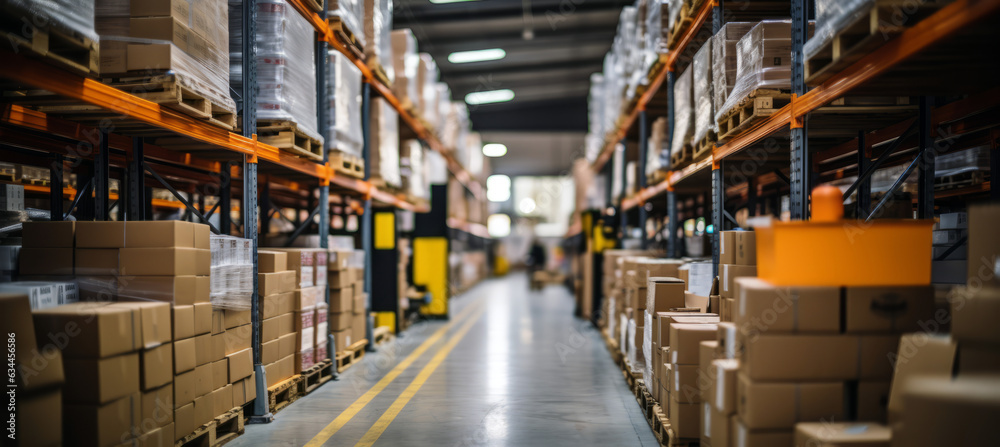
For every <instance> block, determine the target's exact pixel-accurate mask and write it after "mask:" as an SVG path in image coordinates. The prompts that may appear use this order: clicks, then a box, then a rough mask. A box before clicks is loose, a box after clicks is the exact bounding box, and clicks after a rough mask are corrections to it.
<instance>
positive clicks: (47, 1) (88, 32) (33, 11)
mask: <svg viewBox="0 0 1000 447" xmlns="http://www.w3.org/2000/svg"><path fill="white" fill-rule="evenodd" d="M127 6H128V5H126V7H127ZM3 7H4V8H5V11H4V14H5V15H11V16H13V15H15V14H19V13H20V14H22V15H23V16H24V17H23V22H22V23H24V24H32V25H36V26H37V25H38V24H50V26H53V27H55V28H57V29H61V30H64V31H72V32H74V33H78V34H80V35H81V36H83V37H86V38H87V39H91V40H94V41H96V40H97V39H98V37H97V32H96V31H95V30H94V0H6V1H5V2H4V6H3Z"/></svg>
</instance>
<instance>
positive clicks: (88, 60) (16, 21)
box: [0, 6, 100, 75]
mask: <svg viewBox="0 0 1000 447" xmlns="http://www.w3.org/2000/svg"><path fill="white" fill-rule="evenodd" d="M33 16H34V14H31V13H25V12H23V11H20V10H19V9H18V8H12V7H6V6H5V7H2V8H0V30H2V31H3V37H4V39H3V40H5V41H6V42H7V45H8V46H11V47H13V49H14V51H15V52H17V51H19V50H26V51H27V52H28V53H31V54H33V55H35V56H38V57H40V58H42V59H45V60H47V61H49V62H52V63H54V64H56V65H59V66H62V67H66V68H69V69H72V70H74V71H76V72H79V73H82V74H83V75H96V74H97V73H98V71H99V61H100V45H98V42H95V41H94V40H92V39H90V38H88V37H85V36H83V35H82V34H80V33H78V32H76V31H72V30H64V29H58V28H56V27H55V24H54V23H52V22H49V23H46V24H44V25H42V26H34V25H32V24H29V22H30V20H28V18H30V17H33ZM22 18H25V20H23V21H22V20H21V19H22ZM35 22H41V21H35Z"/></svg>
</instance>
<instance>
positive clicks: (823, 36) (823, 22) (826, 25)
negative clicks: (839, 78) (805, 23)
mask: <svg viewBox="0 0 1000 447" xmlns="http://www.w3.org/2000/svg"><path fill="white" fill-rule="evenodd" d="M923 3H935V0H925V1H920V2H914V5H917V4H923ZM938 3H940V2H938ZM874 5H875V0H816V33H815V34H813V36H812V38H810V39H809V40H807V41H806V44H805V45H804V46H803V47H802V54H803V56H804V57H805V60H809V59H812V57H813V56H815V55H816V53H818V52H819V51H820V50H821V49H822V48H823V47H824V46H826V45H827V44H828V43H829V42H830V40H832V39H833V37H834V36H836V35H837V33H838V32H839V31H840V30H842V29H844V28H845V27H847V26H848V25H850V24H852V23H854V22H856V21H857V20H858V19H860V18H861V17H862V16H864V15H866V14H867V13H868V12H869V11H870V9H871V7H872V6H874Z"/></svg>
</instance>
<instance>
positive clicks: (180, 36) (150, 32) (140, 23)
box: [128, 16, 193, 231]
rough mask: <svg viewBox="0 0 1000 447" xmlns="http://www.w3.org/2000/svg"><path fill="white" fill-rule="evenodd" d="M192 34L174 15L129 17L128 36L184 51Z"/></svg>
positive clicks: (185, 23)
mask: <svg viewBox="0 0 1000 447" xmlns="http://www.w3.org/2000/svg"><path fill="white" fill-rule="evenodd" d="M192 34H193V32H192V31H191V28H188V26H187V22H183V23H182V22H180V21H178V20H177V19H174V18H172V17H163V16H160V17H132V18H131V19H129V29H128V37H134V38H139V39H149V40H160V41H167V42H170V43H172V44H174V45H175V46H176V47H177V48H178V49H181V50H184V51H187V50H188V45H189V43H188V41H189V40H190V39H191V35H192ZM192 231H193V230H192Z"/></svg>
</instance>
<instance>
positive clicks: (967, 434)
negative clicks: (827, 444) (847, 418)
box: [892, 221, 1000, 447]
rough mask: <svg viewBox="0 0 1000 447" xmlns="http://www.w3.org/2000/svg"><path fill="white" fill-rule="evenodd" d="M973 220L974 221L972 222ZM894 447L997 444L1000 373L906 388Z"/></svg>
mask: <svg viewBox="0 0 1000 447" xmlns="http://www.w3.org/2000/svg"><path fill="white" fill-rule="evenodd" d="M970 222H971V221H970ZM901 397H902V401H903V406H902V412H901V413H900V419H899V424H898V425H897V424H895V423H894V424H893V436H892V445H893V446H894V447H925V446H926V447H930V446H935V447H937V446H952V445H963V446H995V445H998V442H1000V433H998V432H997V428H996V423H997V415H1000V376H997V375H989V376H969V377H961V376H960V377H957V378H955V379H954V380H952V379H950V378H921V379H914V380H912V381H910V382H909V384H908V385H907V387H906V388H905V389H904V390H903V395H902V396H901Z"/></svg>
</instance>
